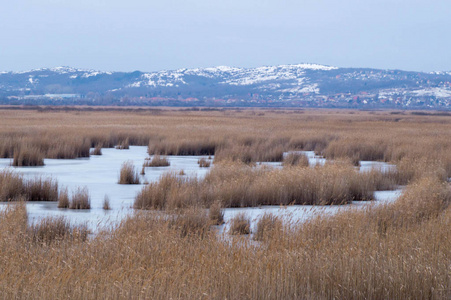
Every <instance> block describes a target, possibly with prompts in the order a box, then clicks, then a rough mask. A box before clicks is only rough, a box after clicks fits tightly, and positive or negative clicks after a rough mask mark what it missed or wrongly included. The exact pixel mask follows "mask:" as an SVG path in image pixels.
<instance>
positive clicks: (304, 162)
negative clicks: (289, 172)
mask: <svg viewBox="0 0 451 300" xmlns="http://www.w3.org/2000/svg"><path fill="white" fill-rule="evenodd" d="M282 165H283V166H284V167H292V166H299V167H308V166H309V160H308V157H307V155H305V154H302V153H288V154H287V155H286V156H285V157H284V158H283V162H282Z"/></svg>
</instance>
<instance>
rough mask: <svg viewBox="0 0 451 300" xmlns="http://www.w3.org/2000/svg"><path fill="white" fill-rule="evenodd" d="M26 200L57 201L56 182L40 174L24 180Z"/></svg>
mask: <svg viewBox="0 0 451 300" xmlns="http://www.w3.org/2000/svg"><path fill="white" fill-rule="evenodd" d="M25 189H26V190H27V200H28V201H58V182H57V181H56V180H54V179H52V178H43V177H41V176H38V177H35V178H33V179H29V180H28V181H27V182H26V186H25Z"/></svg>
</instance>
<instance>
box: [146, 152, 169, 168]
mask: <svg viewBox="0 0 451 300" xmlns="http://www.w3.org/2000/svg"><path fill="white" fill-rule="evenodd" d="M170 165H171V163H170V162H169V160H168V159H167V158H166V157H164V156H160V155H158V154H156V155H154V156H153V157H152V159H146V161H145V162H144V165H143V167H168V166H170Z"/></svg>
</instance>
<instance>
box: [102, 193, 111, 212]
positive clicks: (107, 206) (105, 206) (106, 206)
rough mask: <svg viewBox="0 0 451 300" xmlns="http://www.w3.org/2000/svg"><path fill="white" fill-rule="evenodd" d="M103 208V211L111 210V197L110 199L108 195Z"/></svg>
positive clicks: (104, 198)
mask: <svg viewBox="0 0 451 300" xmlns="http://www.w3.org/2000/svg"><path fill="white" fill-rule="evenodd" d="M102 208H103V210H111V205H110V197H108V195H105V197H103V206H102Z"/></svg>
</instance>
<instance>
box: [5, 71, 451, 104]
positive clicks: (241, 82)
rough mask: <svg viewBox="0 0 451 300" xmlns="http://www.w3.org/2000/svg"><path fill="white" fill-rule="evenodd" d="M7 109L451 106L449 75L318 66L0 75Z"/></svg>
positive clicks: (35, 72) (446, 73)
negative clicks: (9, 106)
mask: <svg viewBox="0 0 451 300" xmlns="http://www.w3.org/2000/svg"><path fill="white" fill-rule="evenodd" d="M0 103H1V104H56V105H58V104H59V105H66V104H88V105H170V106H281V107H284V106H289V107H299V106H301V107H351V108H384V107H387V108H422V109H427V108H430V109H450V108H451V72H435V73H421V72H408V71H399V70H378V69H362V68H335V67H329V66H323V65H316V64H299V65H281V66H272V67H259V68H232V67H214V68H199V69H179V70H173V71H159V72H150V73H147V72H140V71H136V72H128V73H127V72H102V71H93V70H80V69H74V68H69V67H59V68H52V69H39V70H31V71H26V72H0Z"/></svg>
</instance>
